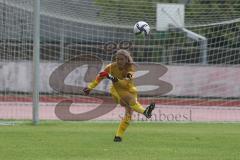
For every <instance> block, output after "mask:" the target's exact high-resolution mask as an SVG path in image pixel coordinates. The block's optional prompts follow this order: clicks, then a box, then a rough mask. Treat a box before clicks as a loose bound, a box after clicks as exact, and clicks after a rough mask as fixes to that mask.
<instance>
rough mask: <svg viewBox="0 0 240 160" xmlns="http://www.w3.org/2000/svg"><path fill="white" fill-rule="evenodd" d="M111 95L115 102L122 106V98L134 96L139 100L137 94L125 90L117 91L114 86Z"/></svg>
mask: <svg viewBox="0 0 240 160" xmlns="http://www.w3.org/2000/svg"><path fill="white" fill-rule="evenodd" d="M110 93H111V95H112V98H113V100H114V101H115V102H116V103H117V104H120V101H121V97H125V96H127V95H132V96H134V97H135V98H136V99H137V92H130V91H128V90H124V89H116V88H115V87H114V86H111V88H110Z"/></svg>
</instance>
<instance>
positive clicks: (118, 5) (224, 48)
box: [0, 0, 240, 121]
mask: <svg viewBox="0 0 240 160" xmlns="http://www.w3.org/2000/svg"><path fill="white" fill-rule="evenodd" d="M157 3H181V4H184V5H185V17H184V19H185V28H186V29H188V30H189V31H192V32H194V33H196V34H198V35H201V36H202V37H205V38H206V39H207V41H206V42H207V45H206V46H205V47H204V46H203V43H202V42H203V40H202V39H199V40H196V39H195V40H194V39H193V38H191V37H190V36H189V35H188V34H187V33H186V32H183V31H182V30H181V29H179V28H178V29H177V28H174V27H170V28H169V30H167V31H161V32H159V31H157V30H156V27H155V26H156V4H157ZM239 8H240V2H239V1H237V0H232V1H227V0H211V1H210V0H204V1H203V0H171V1H170V0H161V1H160V0H159V1H157V0H151V1H142V0H141V1H139V0H121V1H120V0H119V1H118V0H117V1H116V0H108V1H106V0H90V1H89V0H68V1H66V0H51V1H49V0H41V26H40V38H41V51H40V60H41V63H40V70H41V71H40V77H41V80H40V93H41V100H40V102H41V103H40V106H41V108H40V117H41V119H57V118H59V117H58V116H57V115H56V109H55V108H56V105H57V104H59V102H61V101H63V100H64V99H70V100H72V101H73V102H74V104H72V105H73V107H72V110H73V111H75V113H76V114H77V113H82V112H86V111H87V110H89V109H91V107H93V108H96V105H97V102H95V100H96V99H94V98H91V97H84V96H82V93H81V92H80V89H81V87H83V86H86V84H87V83H88V82H90V81H91V80H93V78H94V74H93V73H96V71H98V70H99V68H101V67H103V66H104V65H106V64H107V63H109V62H110V61H111V60H112V58H113V55H114V54H115V52H116V50H118V49H127V50H129V51H130V52H131V53H132V55H133V58H134V60H135V62H136V63H137V64H138V65H139V71H138V72H137V77H138V79H137V80H136V83H137V85H138V88H139V96H140V98H139V100H140V101H141V102H142V103H143V105H144V106H145V105H147V104H148V103H149V102H150V101H153V100H154V101H156V102H157V106H158V109H157V110H156V112H155V114H156V118H155V119H156V120H160V121H161V120H162V121H165V120H168V119H167V118H166V117H167V115H169V116H170V118H169V120H175V121H176V115H177V116H178V115H180V117H181V118H180V120H193V121H239V120H240V119H239V118H238V117H239V114H240V113H239V112H240V110H239V109H238V106H239V104H240V102H239V96H240V92H239V91H240V89H239V86H240V85H239V78H240V77H239V72H240V71H239V63H240V57H239V55H240V54H239V51H240V50H239V46H240V41H239V37H240V36H239V26H240V22H239V20H240V19H239V16H240V14H239V12H240V9H239ZM33 18H34V17H33V1H31V0H23V1H18V0H0V22H1V25H0V38H1V40H0V54H1V55H0V58H1V62H0V63H1V68H0V72H1V75H2V76H1V78H0V83H1V85H0V92H1V104H0V107H1V110H0V119H30V118H31V114H32V113H31V105H32V104H31V103H32V100H31V94H32V57H33ZM140 20H143V21H146V22H147V23H148V24H149V25H150V27H151V34H150V36H148V37H145V38H144V37H137V36H134V34H133V26H134V24H135V23H136V22H137V21H140ZM204 54H205V55H204ZM86 55H87V56H90V57H95V56H96V57H98V59H100V60H101V62H102V63H103V64H102V66H100V67H99V66H98V68H96V67H95V68H94V67H92V68H91V67H90V68H91V70H90V71H87V68H88V65H89V64H87V63H84V64H83V65H82V63H78V62H79V61H81V60H82V59H84V56H86ZM204 56H205V57H204ZM85 59H86V58H85ZM88 60H89V59H88ZM90 60H92V61H95V60H96V59H95V60H94V58H90ZM96 61H97V60H96ZM61 66H62V68H61ZM69 67H70V69H69ZM74 67H75V68H74ZM59 68H60V69H62V70H61V71H60V70H58V69H59ZM57 71H59V72H57ZM90 72H91V74H89V73H90ZM53 73H58V74H59V75H58V76H59V77H54V76H55V75H54V74H53ZM147 73H150V74H147ZM152 73H155V75H157V76H155V75H154V74H153V75H152ZM65 74H66V75H65ZM88 74H89V75H88ZM64 76H65V79H63V78H62V77H64ZM52 77H53V78H52ZM51 78H52V79H51ZM152 79H155V81H154V80H152ZM51 80H53V81H54V82H55V83H52V82H51ZM158 80H160V82H156V81H158ZM62 81H63V82H64V83H62ZM162 81H164V82H162ZM165 82H166V83H165ZM56 84H59V85H56ZM109 85H110V82H109V81H103V82H102V83H101V84H100V85H99V87H98V88H97V90H95V91H94V92H93V94H92V96H93V97H94V96H99V95H100V96H103V97H105V96H109V93H108V89H109ZM156 88H160V89H159V90H157V91H156ZM146 90H148V91H146ZM150 93H151V94H150ZM89 102H92V103H89ZM93 104H94V105H93ZM19 106H21V107H19ZM79 106H80V107H79ZM79 108H80V109H79ZM119 110H121V109H119V108H117V109H115V110H113V111H112V112H109V113H107V114H105V115H103V116H98V117H97V118H99V119H104V120H106V119H107V120H115V119H118V118H119V117H121V116H118V112H119ZM163 115H165V119H163V117H164V116H163ZM70 116H71V115H70ZM161 116H162V119H161ZM136 117H137V116H136ZM159 117H160V118H159ZM172 117H174V118H172ZM75 119H77V118H75ZM92 119H94V118H92Z"/></svg>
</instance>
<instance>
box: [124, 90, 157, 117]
mask: <svg viewBox="0 0 240 160" xmlns="http://www.w3.org/2000/svg"><path fill="white" fill-rule="evenodd" d="M122 99H123V100H124V101H125V102H126V103H127V104H129V106H130V107H131V108H132V109H133V110H134V111H136V112H138V113H142V114H144V115H145V116H146V117H147V118H151V116H152V111H153V110H154V108H155V103H151V104H150V105H149V106H148V107H147V108H146V109H144V108H143V106H142V105H141V104H140V103H139V102H138V101H137V95H136V94H125V96H124V97H122Z"/></svg>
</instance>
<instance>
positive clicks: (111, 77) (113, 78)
mask: <svg viewBox="0 0 240 160" xmlns="http://www.w3.org/2000/svg"><path fill="white" fill-rule="evenodd" d="M99 76H100V77H101V78H107V79H110V80H111V81H112V82H117V81H118V78H116V77H113V76H112V75H111V74H109V73H108V72H106V71H103V72H100V73H99Z"/></svg>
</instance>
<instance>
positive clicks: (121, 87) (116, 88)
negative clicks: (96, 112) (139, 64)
mask: <svg viewBox="0 0 240 160" xmlns="http://www.w3.org/2000/svg"><path fill="white" fill-rule="evenodd" d="M104 71H106V72H108V73H109V74H111V75H112V76H114V77H116V78H118V80H119V81H118V82H115V83H113V85H112V86H111V92H117V93H118V94H119V96H123V94H124V92H126V91H127V92H130V93H132V94H137V88H136V86H135V85H134V82H133V80H132V79H131V78H128V77H127V75H128V74H129V73H130V74H131V75H133V73H134V72H135V67H134V65H127V66H126V67H125V68H124V69H119V67H118V66H117V63H116V62H114V63H111V64H109V65H107V66H106V67H105V69H104ZM102 79H103V78H101V77H99V76H97V77H96V80H94V81H93V82H92V83H90V84H89V85H88V87H89V88H90V89H93V88H95V87H96V86H97V85H98V83H100V82H101V80H102Z"/></svg>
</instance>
